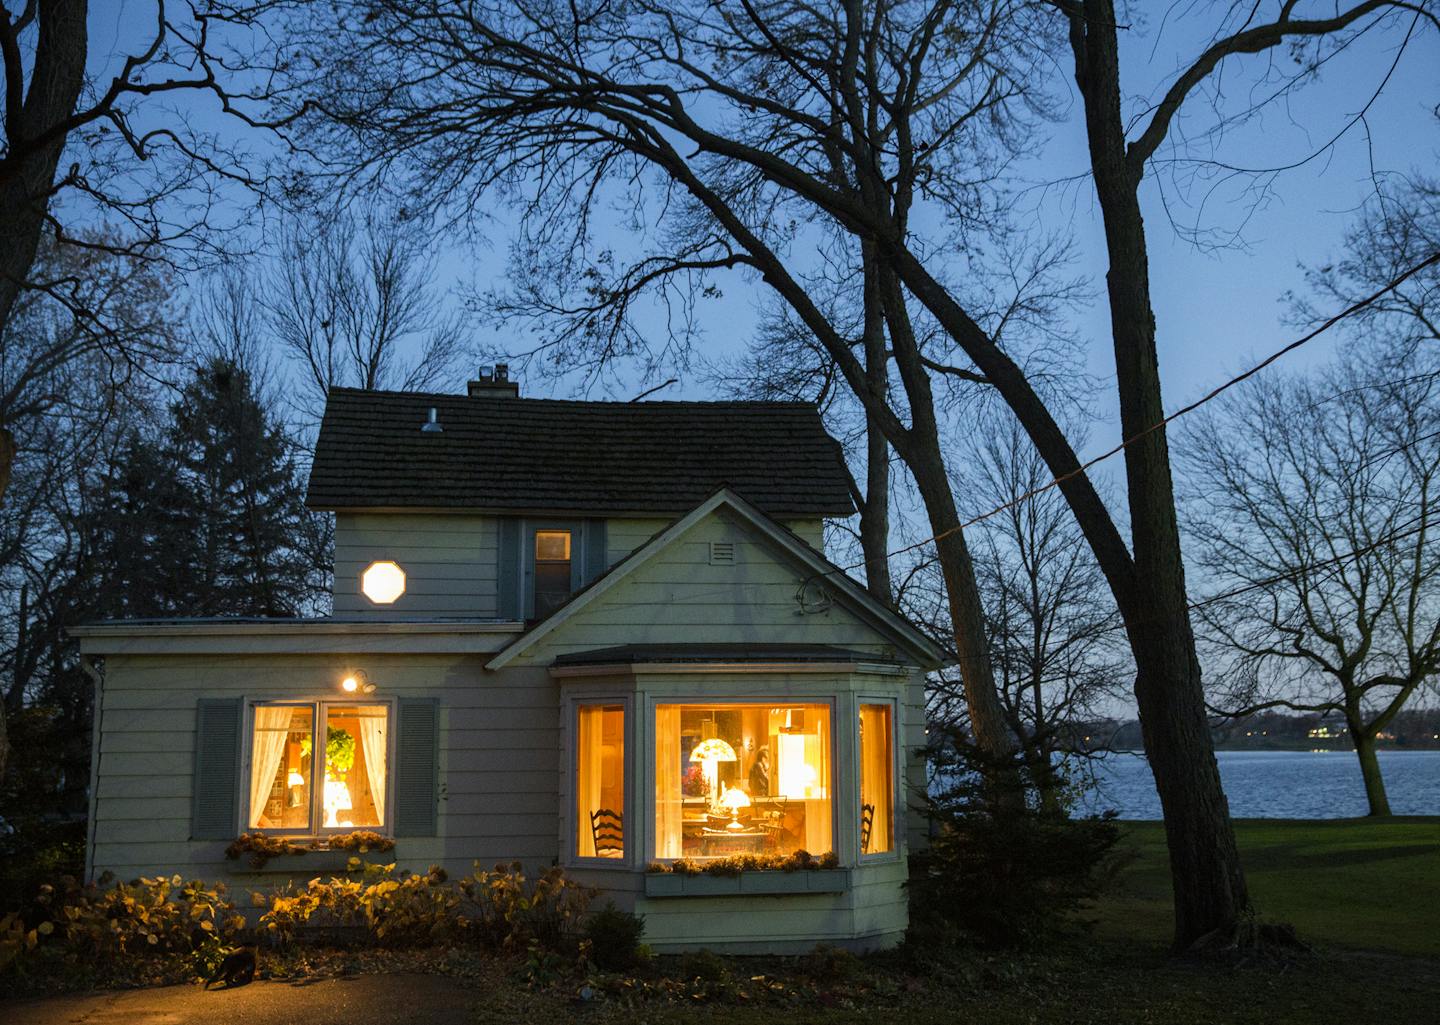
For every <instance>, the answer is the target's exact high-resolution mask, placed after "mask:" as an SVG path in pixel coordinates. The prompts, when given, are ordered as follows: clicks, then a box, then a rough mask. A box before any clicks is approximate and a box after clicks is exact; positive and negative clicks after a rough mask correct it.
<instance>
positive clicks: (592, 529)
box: [581, 520, 608, 584]
mask: <svg viewBox="0 0 1440 1025" xmlns="http://www.w3.org/2000/svg"><path fill="white" fill-rule="evenodd" d="M607 568H608V560H607V558H606V554H605V521H604V520H586V521H585V579H584V580H583V581H582V582H581V583H582V584H588V583H590V582H591V581H593V580H596V579H598V578H599V577H600V575H601V574H602V573H604V572H605V570H606V569H607Z"/></svg>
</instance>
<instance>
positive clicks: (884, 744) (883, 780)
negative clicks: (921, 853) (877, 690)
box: [860, 705, 895, 854]
mask: <svg viewBox="0 0 1440 1025" xmlns="http://www.w3.org/2000/svg"><path fill="white" fill-rule="evenodd" d="M890 717H891V710H890V706H889V705H861V706H860V853H861V854H881V853H884V852H885V851H889V850H893V849H894V843H893V840H892V838H891V834H892V832H893V823H894V821H895V770H894V765H895V756H894V752H893V750H892V748H893V742H892V740H891V737H892V733H893V731H892V729H891V726H890V722H891V718H890Z"/></svg>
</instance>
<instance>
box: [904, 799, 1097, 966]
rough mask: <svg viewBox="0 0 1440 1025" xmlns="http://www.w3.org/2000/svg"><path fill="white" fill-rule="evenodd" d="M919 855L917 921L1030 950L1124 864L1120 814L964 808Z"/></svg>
mask: <svg viewBox="0 0 1440 1025" xmlns="http://www.w3.org/2000/svg"><path fill="white" fill-rule="evenodd" d="M938 817H939V818H940V828H939V831H938V833H937V834H936V835H934V836H932V838H931V840H930V846H929V849H928V850H927V851H925V852H924V853H923V854H920V855H917V856H916V858H915V859H914V861H915V865H914V868H915V871H914V872H913V873H912V876H913V878H912V891H911V892H912V902H911V906H912V915H911V918H912V921H913V922H915V923H916V924H917V926H918V927H919V928H921V929H927V928H929V929H931V931H935V930H934V923H933V922H932V923H927V921H926V919H927V917H929V916H939V917H940V918H941V919H944V920H947V921H949V922H953V923H954V924H956V925H959V926H960V927H961V928H963V929H965V930H966V931H967V932H969V933H971V934H973V935H974V936H976V937H978V938H979V939H981V940H982V941H984V942H987V943H993V944H998V945H1005V946H1024V945H1028V944H1032V943H1035V942H1037V941H1039V940H1041V939H1043V938H1045V937H1046V936H1048V935H1051V934H1053V933H1054V932H1055V931H1056V930H1057V929H1059V928H1060V927H1062V926H1063V925H1064V924H1065V922H1066V921H1067V919H1068V917H1069V915H1070V913H1071V912H1073V911H1075V910H1076V909H1077V908H1079V907H1080V906H1082V905H1083V904H1084V903H1085V902H1086V901H1088V900H1091V899H1092V898H1094V897H1096V896H1098V894H1099V893H1100V891H1101V890H1102V889H1103V887H1104V885H1105V883H1106V882H1107V881H1108V880H1109V879H1110V878H1111V877H1112V876H1113V874H1114V870H1115V868H1116V867H1117V865H1118V863H1119V860H1120V859H1119V856H1118V854H1117V852H1116V845H1117V844H1118V843H1119V841H1120V829H1119V827H1118V826H1117V825H1116V824H1115V821H1114V815H1113V813H1112V814H1108V815H1106V816H1103V817H1098V818H1094V817H1092V818H1084V819H1069V818H1066V817H1064V816H1061V815H1055V814H1044V813H1040V812H1037V811H1034V810H1028V809H1020V810H1013V809H1012V810H1007V811H1005V812H1004V813H992V812H991V811H990V810H988V809H986V808H984V807H983V806H961V807H958V808H956V809H954V810H952V811H949V812H948V813H939V814H938Z"/></svg>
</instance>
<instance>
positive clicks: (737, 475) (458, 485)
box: [307, 388, 853, 516]
mask: <svg viewBox="0 0 1440 1025" xmlns="http://www.w3.org/2000/svg"><path fill="white" fill-rule="evenodd" d="M431 407H434V408H435V409H436V410H438V414H439V422H440V425H441V427H443V428H444V429H443V431H440V432H434V433H432V432H424V431H421V430H420V426H421V424H423V423H424V422H425V419H426V417H427V415H428V413H429V410H430V408H431ZM722 486H728V487H730V488H731V489H732V490H734V491H735V492H737V493H738V494H741V495H743V496H745V498H746V499H748V500H749V501H750V502H752V503H754V504H755V505H757V506H758V507H760V508H761V509H763V510H765V511H766V512H767V513H769V514H770V515H772V516H773V515H788V516H822V515H824V516H844V515H848V514H849V513H850V512H851V511H852V510H853V506H852V504H851V500H850V491H849V486H848V479H847V476H846V473H845V468H844V464H843V462H842V456H841V453H840V447H839V445H838V444H837V443H836V442H835V440H834V439H833V438H831V437H830V436H829V435H828V434H826V433H825V428H824V426H823V425H822V424H821V422H820V416H819V414H818V413H817V412H816V410H815V407H814V406H811V405H809V404H808V403H801V402H634V403H629V402H572V401H562V400H556V399H518V398H471V397H469V396H465V395H429V394H423V393H419V392H383V391H363V390H359V389H352V388H335V389H332V390H331V392H330V399H329V402H328V403H327V404H326V406H325V416H324V419H323V420H322V421H321V424H320V437H319V440H318V441H317V442H316V445H315V459H314V463H313V465H312V467H311V471H310V491H309V495H308V499H307V500H308V502H309V504H310V505H311V506H312V507H315V508H318V509H361V508H369V509H387V508H435V509H447V508H454V509H484V510H490V511H515V512H520V511H550V510H553V511H557V512H576V513H581V512H584V513H597V514H604V513H621V512H642V513H643V512H656V513H684V512H686V511H688V510H690V509H692V508H694V507H695V506H696V505H698V504H699V503H700V502H702V501H704V500H705V499H706V498H707V497H708V496H709V495H710V494H712V493H713V492H714V491H716V490H717V489H718V488H720V487H722Z"/></svg>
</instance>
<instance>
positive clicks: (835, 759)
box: [637, 692, 860, 865]
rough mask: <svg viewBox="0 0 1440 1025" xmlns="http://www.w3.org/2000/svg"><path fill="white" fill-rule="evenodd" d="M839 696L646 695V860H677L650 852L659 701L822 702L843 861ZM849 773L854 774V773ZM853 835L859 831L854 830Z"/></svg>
mask: <svg viewBox="0 0 1440 1025" xmlns="http://www.w3.org/2000/svg"><path fill="white" fill-rule="evenodd" d="M840 704H841V702H840V697H839V695H837V694H835V693H828V694H778V693H774V692H771V693H767V694H764V695H760V696H757V695H754V694H746V695H727V694H725V693H716V694H685V695H677V694H649V695H647V696H646V699H645V733H644V746H645V750H644V751H643V752H639V754H640V755H641V756H643V757H644V759H645V764H644V766H643V769H642V770H641V772H640V773H637V775H640V776H641V780H640V782H641V783H642V785H643V786H644V788H645V808H644V811H645V822H644V826H645V845H644V850H645V851H646V852H647V853H646V855H645V857H646V859H647V864H648V863H649V862H651V861H658V862H661V863H662V864H669V863H671V862H674V861H676V860H677V859H675V858H662V857H661V856H660V855H658V854H655V853H651V852H653V851H654V850H655V843H656V840H657V839H658V834H657V832H656V829H655V757H656V755H655V740H656V728H655V716H656V715H657V714H658V710H659V706H660V705H769V706H777V705H779V706H784V705H793V706H800V705H824V706H825V707H826V708H828V709H829V710H830V850H831V851H833V852H835V855H836V857H839V858H840V859H841V863H842V865H843V864H844V855H843V853H842V851H841V847H840V838H841V835H842V834H841V832H840V821H841V818H842V816H843V815H844V812H843V811H842V809H841V805H840V802H839V800H838V798H839V795H840V794H839V792H840V791H841V790H842V789H846V787H847V784H846V782H845V776H846V775H847V774H846V773H844V772H842V771H841V770H842V768H843V763H842V761H841V759H840V731H839V730H837V729H836V728H835V724H836V723H837V722H839V721H840V720H839V716H840ZM849 775H851V776H854V773H850V774H849ZM854 786H855V791H856V792H857V793H858V792H859V787H860V781H859V778H858V777H856V778H855V783H854ZM856 835H857V836H858V835H859V833H858V831H857V833H856ZM810 853H812V854H816V855H819V854H824V853H825V852H824V851H811V852H810Z"/></svg>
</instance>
